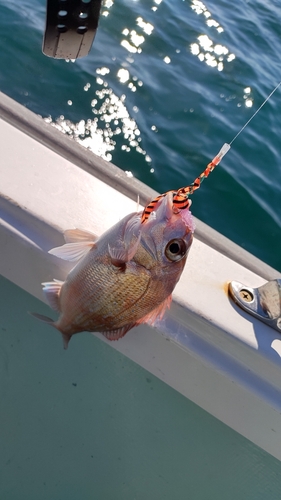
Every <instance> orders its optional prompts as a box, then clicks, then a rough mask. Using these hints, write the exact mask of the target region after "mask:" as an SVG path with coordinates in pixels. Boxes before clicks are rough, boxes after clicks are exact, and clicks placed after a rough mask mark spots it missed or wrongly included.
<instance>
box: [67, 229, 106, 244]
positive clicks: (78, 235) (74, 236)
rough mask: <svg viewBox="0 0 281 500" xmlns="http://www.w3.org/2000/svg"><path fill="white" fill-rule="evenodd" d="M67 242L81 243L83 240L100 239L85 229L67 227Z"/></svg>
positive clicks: (92, 240)
mask: <svg viewBox="0 0 281 500" xmlns="http://www.w3.org/2000/svg"><path fill="white" fill-rule="evenodd" d="M63 235H64V241H65V243H79V242H82V241H88V242H93V243H94V242H95V241H97V239H98V236H96V235H95V234H94V233H91V232H90V231H85V230H84V229H77V228H76V229H67V230H66V231H64V233H63Z"/></svg>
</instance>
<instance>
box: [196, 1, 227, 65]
mask: <svg viewBox="0 0 281 500" xmlns="http://www.w3.org/2000/svg"><path fill="white" fill-rule="evenodd" d="M191 9H192V10H193V11H194V12H195V13H196V14H197V15H203V16H204V18H205V23H206V25H207V26H208V28H210V29H215V30H216V32H217V33H216V36H218V35H217V34H218V33H219V34H220V33H223V31H224V29H223V27H222V26H220V24H219V22H218V21H217V20H216V19H213V18H212V17H211V16H212V14H211V12H210V11H209V10H208V9H207V7H206V6H205V5H204V3H203V2H201V1H200V0H192V2H191ZM190 51H191V54H193V55H194V56H197V57H198V59H199V61H202V62H205V63H206V64H208V66H211V67H213V68H216V69H217V70H218V71H223V69H224V64H225V63H226V62H227V63H229V62H231V61H233V60H234V59H235V55H234V54H230V53H229V49H228V48H227V47H225V46H224V45H222V44H220V43H217V44H215V42H214V41H213V40H212V39H211V38H210V36H209V35H207V34H200V35H199V36H198V37H197V41H196V42H194V43H191V44H190Z"/></svg>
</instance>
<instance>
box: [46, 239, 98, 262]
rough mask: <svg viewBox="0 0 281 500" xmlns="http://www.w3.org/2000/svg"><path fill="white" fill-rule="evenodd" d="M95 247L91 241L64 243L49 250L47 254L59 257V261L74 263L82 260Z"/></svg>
mask: <svg viewBox="0 0 281 500" xmlns="http://www.w3.org/2000/svg"><path fill="white" fill-rule="evenodd" d="M94 246H95V243H94V242H93V241H81V242H76V243H66V244H65V245H62V246H61V247H55V248H52V249H51V250H49V252H48V253H50V254H51V255H55V256H56V257H59V259H63V260H68V261H69V262H75V261H76V260H79V259H82V257H85V255H86V254H87V253H88V252H89V251H90V250H91V248H93V247H94Z"/></svg>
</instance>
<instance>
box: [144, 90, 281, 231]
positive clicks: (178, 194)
mask: <svg viewBox="0 0 281 500" xmlns="http://www.w3.org/2000/svg"><path fill="white" fill-rule="evenodd" d="M280 85H281V81H280V82H279V83H278V84H277V85H276V87H275V88H274V89H273V90H272V91H271V92H270V94H269V95H268V96H267V97H266V99H265V100H264V101H263V103H262V104H261V105H260V107H259V108H258V109H257V110H256V111H255V113H254V114H253V115H252V116H251V117H250V118H249V120H248V121H247V122H246V123H245V125H243V127H242V128H241V129H240V130H239V132H238V133H237V134H236V136H235V137H234V138H233V139H232V141H230V143H229V144H228V143H227V142H226V143H225V144H224V145H223V147H222V148H221V150H220V151H219V152H218V154H217V155H216V156H215V157H214V158H213V160H212V161H211V162H210V163H208V165H207V167H206V168H205V170H204V172H202V173H201V174H200V175H199V177H197V179H195V181H194V182H192V184H190V185H189V186H187V187H183V188H180V189H178V191H167V192H166V193H163V194H160V195H159V196H157V197H156V198H155V199H154V200H152V201H151V202H150V203H149V204H148V205H147V206H146V207H145V209H144V211H143V213H142V216H141V224H144V223H145V222H146V221H147V220H148V218H149V216H150V215H151V213H152V212H154V211H155V209H156V207H157V205H158V202H159V201H160V200H161V199H162V198H164V197H165V196H166V195H167V194H168V193H173V212H174V213H175V214H177V213H180V211H181V210H184V209H186V208H189V207H190V205H191V200H190V199H189V196H190V195H192V194H193V193H194V191H195V190H196V189H198V188H200V186H201V183H202V182H203V180H204V179H206V178H207V177H208V176H209V174H210V173H211V172H212V171H213V170H214V168H215V167H216V166H217V165H218V164H219V163H220V161H221V159H222V158H223V157H224V155H226V153H227V152H228V151H229V150H230V148H231V145H232V144H233V142H234V141H236V139H237V137H238V136H239V135H240V134H241V132H243V130H244V129H245V128H246V127H247V126H248V125H249V123H250V122H251V121H252V119H253V118H254V117H255V116H256V115H257V114H258V113H259V111H260V110H261V108H262V107H263V106H264V105H265V103H266V102H267V101H268V100H269V99H270V97H271V96H272V95H273V94H274V92H276V90H277V89H278V88H279V87H280Z"/></svg>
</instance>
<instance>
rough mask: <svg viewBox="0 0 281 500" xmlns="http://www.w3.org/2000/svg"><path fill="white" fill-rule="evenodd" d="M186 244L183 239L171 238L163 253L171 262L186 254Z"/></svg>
mask: <svg viewBox="0 0 281 500" xmlns="http://www.w3.org/2000/svg"><path fill="white" fill-rule="evenodd" d="M186 250H187V249H186V244H185V242H184V241H183V240H177V239H175V240H171V241H169V243H168V244H167V246H166V248H165V255H166V257H167V259H169V260H171V261H172V262H176V261H178V260H181V259H182V258H183V257H184V256H185V254H186Z"/></svg>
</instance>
